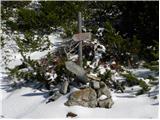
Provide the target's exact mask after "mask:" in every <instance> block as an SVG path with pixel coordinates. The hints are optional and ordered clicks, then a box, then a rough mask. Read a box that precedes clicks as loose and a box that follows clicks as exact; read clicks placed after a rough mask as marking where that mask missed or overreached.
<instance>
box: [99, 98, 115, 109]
mask: <svg viewBox="0 0 160 120" xmlns="http://www.w3.org/2000/svg"><path fill="white" fill-rule="evenodd" d="M113 104H114V102H113V100H112V98H106V99H104V100H99V101H98V106H99V107H102V108H111V107H112V105H113Z"/></svg>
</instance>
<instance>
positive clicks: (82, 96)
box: [65, 88, 97, 107]
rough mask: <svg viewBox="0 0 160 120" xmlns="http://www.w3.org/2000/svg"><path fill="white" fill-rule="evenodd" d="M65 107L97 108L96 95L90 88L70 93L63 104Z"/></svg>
mask: <svg viewBox="0 0 160 120" xmlns="http://www.w3.org/2000/svg"><path fill="white" fill-rule="evenodd" d="M65 105H67V106H74V105H80V106H84V107H96V106H97V94H96V91H95V90H94V89H92V88H85V89H82V90H78V91H75V92H73V93H71V95H70V96H69V99H68V101H67V102H66V103H65Z"/></svg>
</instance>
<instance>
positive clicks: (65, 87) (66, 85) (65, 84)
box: [60, 80, 69, 94]
mask: <svg viewBox="0 0 160 120" xmlns="http://www.w3.org/2000/svg"><path fill="white" fill-rule="evenodd" d="M68 86H69V82H68V81H67V80H66V81H64V82H63V84H62V86H61V89H60V93H62V94H66V93H67V90H68Z"/></svg>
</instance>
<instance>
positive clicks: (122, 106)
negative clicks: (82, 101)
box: [1, 87, 158, 118]
mask: <svg viewBox="0 0 160 120" xmlns="http://www.w3.org/2000/svg"><path fill="white" fill-rule="evenodd" d="M2 91H3V99H2V108H3V113H1V114H2V115H3V116H4V117H5V118H65V117H66V114H67V113H68V112H73V113H76V114H77V115H78V118H157V117H158V116H157V115H158V105H154V104H155V102H154V101H151V100H150V98H149V97H147V96H146V95H141V96H138V97H135V96H133V95H130V94H129V93H127V91H126V93H112V96H113V100H114V105H113V107H112V108H111V109H105V108H86V107H81V106H73V107H67V106H64V103H65V102H66V101H67V96H68V94H67V95H65V96H62V97H60V98H59V99H58V100H57V101H55V102H50V103H48V104H46V103H45V102H46V99H45V97H44V96H45V95H46V93H45V92H41V91H38V90H37V91H35V90H34V89H32V88H25V87H23V88H21V89H17V90H15V91H12V92H9V93H5V92H4V90H2ZM103 97H104V96H103Z"/></svg>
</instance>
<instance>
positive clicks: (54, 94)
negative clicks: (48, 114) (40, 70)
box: [46, 91, 62, 103]
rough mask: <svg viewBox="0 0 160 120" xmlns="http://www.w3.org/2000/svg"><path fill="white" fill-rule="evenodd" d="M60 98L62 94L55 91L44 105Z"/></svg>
mask: <svg viewBox="0 0 160 120" xmlns="http://www.w3.org/2000/svg"><path fill="white" fill-rule="evenodd" d="M61 96H62V94H61V93H60V92H59V91H55V92H54V93H53V95H52V96H50V97H49V98H48V101H47V102H46V103H49V102H53V101H56V100H57V99H58V98H60V97H61Z"/></svg>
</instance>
